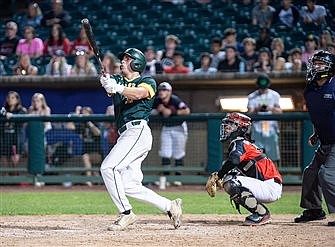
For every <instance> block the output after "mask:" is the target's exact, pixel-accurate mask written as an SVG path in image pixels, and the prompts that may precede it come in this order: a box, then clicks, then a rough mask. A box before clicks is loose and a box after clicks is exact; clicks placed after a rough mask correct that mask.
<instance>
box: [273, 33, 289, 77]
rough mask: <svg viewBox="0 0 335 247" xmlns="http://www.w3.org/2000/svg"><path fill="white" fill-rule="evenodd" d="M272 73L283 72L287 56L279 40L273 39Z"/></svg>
mask: <svg viewBox="0 0 335 247" xmlns="http://www.w3.org/2000/svg"><path fill="white" fill-rule="evenodd" d="M271 51H272V64H273V71H278V72H280V71H284V69H285V63H286V61H287V58H288V54H287V53H286V52H285V45H284V42H283V40H282V39H281V38H274V39H273V40H272V42H271Z"/></svg>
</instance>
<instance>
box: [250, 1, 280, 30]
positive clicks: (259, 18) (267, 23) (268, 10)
mask: <svg viewBox="0 0 335 247" xmlns="http://www.w3.org/2000/svg"><path fill="white" fill-rule="evenodd" d="M275 11H276V10H275V8H273V7H272V6H270V5H269V0H260V1H259V3H258V4H257V5H256V6H255V7H254V8H253V9H252V13H251V15H252V24H253V25H258V26H259V27H267V28H270V27H271V25H272V19H273V15H274V12H275Z"/></svg>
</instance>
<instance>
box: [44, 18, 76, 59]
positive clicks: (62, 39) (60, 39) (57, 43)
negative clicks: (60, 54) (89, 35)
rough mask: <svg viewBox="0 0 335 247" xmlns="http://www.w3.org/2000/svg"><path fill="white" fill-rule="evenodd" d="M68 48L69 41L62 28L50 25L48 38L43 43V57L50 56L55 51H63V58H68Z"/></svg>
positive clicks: (57, 25)
mask: <svg viewBox="0 0 335 247" xmlns="http://www.w3.org/2000/svg"><path fill="white" fill-rule="evenodd" d="M70 46H71V45H70V40H69V39H68V38H66V34H65V33H64V31H63V28H62V26H61V25H59V24H54V25H52V27H51V29H50V35H49V38H48V39H47V40H45V41H44V55H50V56H52V55H53V54H54V53H55V51H56V50H63V51H64V53H65V56H68V55H69V54H70V48H71V47H70Z"/></svg>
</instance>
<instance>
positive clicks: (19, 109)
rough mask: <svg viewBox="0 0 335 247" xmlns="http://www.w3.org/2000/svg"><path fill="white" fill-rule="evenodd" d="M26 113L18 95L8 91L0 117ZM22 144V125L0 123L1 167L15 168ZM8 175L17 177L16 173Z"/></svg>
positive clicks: (17, 123)
mask: <svg viewBox="0 0 335 247" xmlns="http://www.w3.org/2000/svg"><path fill="white" fill-rule="evenodd" d="M26 112H27V110H26V108H24V107H23V106H22V104H21V98H20V95H19V94H18V93H17V92H15V91H9V92H8V93H7V96H6V100H5V103H4V107H3V108H2V110H1V117H6V118H7V119H10V118H12V117H13V115H16V114H25V113H26ZM23 143H24V129H23V123H20V122H12V121H10V122H0V156H1V159H0V160H1V164H2V167H10V168H17V167H18V165H19V161H20V158H21V154H22V150H23ZM9 175H18V173H17V172H14V173H10V174H9Z"/></svg>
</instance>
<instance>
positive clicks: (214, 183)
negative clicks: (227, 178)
mask: <svg viewBox="0 0 335 247" xmlns="http://www.w3.org/2000/svg"><path fill="white" fill-rule="evenodd" d="M217 188H219V189H222V188H223V181H222V179H220V178H219V176H218V173H217V172H213V173H212V174H211V175H210V176H209V178H208V180H207V183H206V191H207V193H208V195H209V196H210V197H214V196H215V194H216V190H217Z"/></svg>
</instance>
